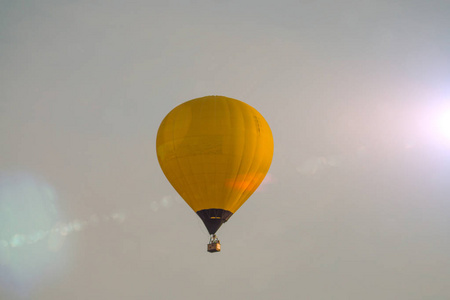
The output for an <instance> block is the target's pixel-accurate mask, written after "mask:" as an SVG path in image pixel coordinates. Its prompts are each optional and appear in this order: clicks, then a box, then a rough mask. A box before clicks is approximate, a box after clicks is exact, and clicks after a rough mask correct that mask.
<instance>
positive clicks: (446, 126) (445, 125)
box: [438, 110, 450, 139]
mask: <svg viewBox="0 0 450 300" xmlns="http://www.w3.org/2000/svg"><path fill="white" fill-rule="evenodd" d="M438 126H439V130H440V132H441V134H442V135H443V136H445V137H446V138H448V139H450V110H449V111H446V112H445V113H443V114H442V115H441V117H440V118H439V120H438Z"/></svg>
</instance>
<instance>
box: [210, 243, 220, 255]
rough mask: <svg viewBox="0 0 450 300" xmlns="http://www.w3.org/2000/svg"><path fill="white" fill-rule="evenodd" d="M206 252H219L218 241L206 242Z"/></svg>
mask: <svg viewBox="0 0 450 300" xmlns="http://www.w3.org/2000/svg"><path fill="white" fill-rule="evenodd" d="M208 252H210V253H214V252H220V243H219V242H217V243H212V244H208Z"/></svg>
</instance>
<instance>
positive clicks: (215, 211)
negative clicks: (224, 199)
mask: <svg viewBox="0 0 450 300" xmlns="http://www.w3.org/2000/svg"><path fill="white" fill-rule="evenodd" d="M197 215H198V216H199V217H200V219H202V221H203V223H204V224H205V226H206V228H207V229H208V232H209V234H214V233H216V232H217V230H219V228H220V226H222V224H223V223H225V222H226V221H228V219H229V218H230V217H231V216H232V215H233V213H232V212H230V211H228V210H224V209H220V208H210V209H203V210H199V211H198V212H197Z"/></svg>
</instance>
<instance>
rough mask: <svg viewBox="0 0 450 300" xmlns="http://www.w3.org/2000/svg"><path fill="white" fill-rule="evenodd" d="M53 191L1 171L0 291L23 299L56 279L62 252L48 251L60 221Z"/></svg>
mask: <svg viewBox="0 0 450 300" xmlns="http://www.w3.org/2000/svg"><path fill="white" fill-rule="evenodd" d="M57 200H58V199H57V195H56V193H55V190H54V189H53V188H52V187H51V186H50V185H49V184H48V183H46V182H45V181H43V180H41V179H38V178H37V177H35V176H33V175H31V174H28V173H23V172H0V288H1V289H4V290H6V291H8V292H10V293H12V294H15V295H18V296H19V297H24V298H26V297H27V295H28V294H29V293H30V291H31V290H32V288H33V287H34V286H36V285H37V284H38V283H39V282H41V281H42V280H45V279H50V278H56V276H58V275H60V274H61V272H62V271H63V270H62V269H61V267H60V266H61V265H64V264H66V265H67V261H66V259H65V258H66V257H65V253H63V252H57V253H54V252H52V251H51V249H50V246H51V245H49V243H48V237H49V235H50V234H51V229H52V227H53V225H54V224H55V223H56V222H57V221H58V220H59V218H60V213H59V210H58V207H57Z"/></svg>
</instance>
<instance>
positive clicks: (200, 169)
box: [156, 96, 273, 252]
mask: <svg viewBox="0 0 450 300" xmlns="http://www.w3.org/2000/svg"><path fill="white" fill-rule="evenodd" d="M156 152H157V156H158V161H159V164H160V166H161V169H162V171H163V172H164V174H165V176H166V177H167V179H168V180H169V182H170V183H171V184H172V186H173V187H174V188H175V190H176V191H177V192H178V193H179V194H180V196H181V197H182V198H183V199H184V200H185V201H186V203H187V204H188V205H189V206H190V207H191V208H192V209H193V210H194V212H196V213H197V215H198V216H199V217H200V218H201V219H202V221H203V223H204V224H205V226H206V228H207V229H208V232H209V234H210V241H209V244H208V247H207V249H208V252H218V251H220V242H219V240H218V238H217V237H216V232H217V230H218V229H219V228H220V226H221V225H222V224H223V223H225V222H227V221H228V220H229V219H230V217H231V216H232V215H233V214H234V213H235V212H236V211H237V210H238V209H239V207H241V205H242V204H244V202H245V201H246V200H247V199H248V198H249V197H250V196H251V195H252V194H253V192H254V191H255V190H256V189H257V188H258V186H259V185H260V184H261V182H262V181H263V179H264V177H265V175H266V174H267V172H268V170H269V167H270V164H271V162H272V156H273V137H272V132H271V130H270V127H269V125H268V124H267V122H266V120H265V119H264V118H263V116H262V115H261V114H260V113H259V112H258V111H257V110H256V109H254V108H253V107H251V106H250V105H248V104H246V103H244V102H242V101H239V100H236V99H232V98H228V97H224V96H206V97H202V98H197V99H193V100H190V101H187V102H184V103H182V104H180V105H179V106H177V107H175V108H174V109H173V110H172V111H170V112H169V113H168V114H167V116H166V117H165V118H164V119H163V121H162V122H161V125H160V127H159V130H158V134H157V137H156Z"/></svg>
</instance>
